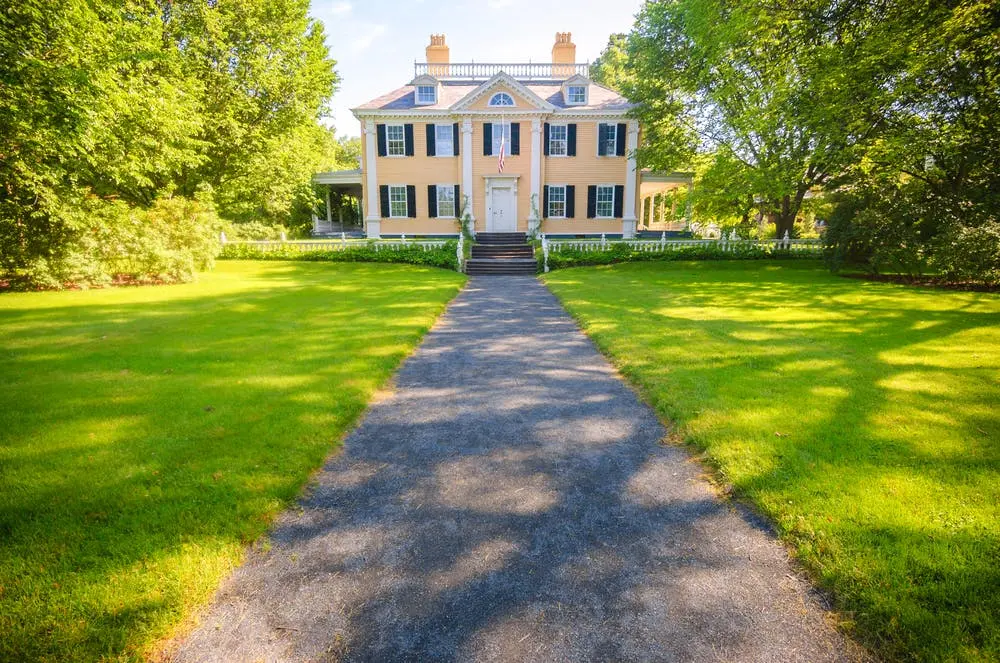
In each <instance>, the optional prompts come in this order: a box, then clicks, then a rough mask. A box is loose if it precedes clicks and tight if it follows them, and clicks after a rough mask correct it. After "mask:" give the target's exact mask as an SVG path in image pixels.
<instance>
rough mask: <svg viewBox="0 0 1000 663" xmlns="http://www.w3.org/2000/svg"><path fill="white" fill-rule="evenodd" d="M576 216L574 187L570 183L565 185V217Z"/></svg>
mask: <svg viewBox="0 0 1000 663" xmlns="http://www.w3.org/2000/svg"><path fill="white" fill-rule="evenodd" d="M574 216H576V187H575V186H573V185H572V184H568V185H566V218H567V219H572V218H573V217H574Z"/></svg>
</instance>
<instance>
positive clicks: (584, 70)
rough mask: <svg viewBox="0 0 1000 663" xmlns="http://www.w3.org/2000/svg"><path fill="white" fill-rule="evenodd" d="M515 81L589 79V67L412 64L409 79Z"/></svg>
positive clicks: (511, 64) (548, 64)
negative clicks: (505, 78)
mask: <svg viewBox="0 0 1000 663" xmlns="http://www.w3.org/2000/svg"><path fill="white" fill-rule="evenodd" d="M501 71H502V72H504V73H506V74H508V75H510V76H512V77H513V78H516V79H518V80H565V79H567V78H570V77H571V76H575V75H577V74H580V75H581V76H587V77H588V78H589V76H590V63H586V62H585V63H574V64H552V63H551V62H544V63H543V62H514V63H499V62H450V63H447V64H434V63H430V62H414V63H413V75H414V77H416V76H423V75H425V74H426V75H428V76H433V77H434V78H437V79H439V80H471V81H480V80H482V81H484V80H487V79H489V78H491V77H493V76H496V75H497V74H498V73H500V72H501Z"/></svg>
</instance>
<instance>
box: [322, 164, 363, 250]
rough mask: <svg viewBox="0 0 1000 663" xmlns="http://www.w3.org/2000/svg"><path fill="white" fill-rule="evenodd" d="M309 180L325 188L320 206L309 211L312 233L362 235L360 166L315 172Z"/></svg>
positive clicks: (328, 235) (329, 235) (333, 235)
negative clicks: (318, 208)
mask: <svg viewBox="0 0 1000 663" xmlns="http://www.w3.org/2000/svg"><path fill="white" fill-rule="evenodd" d="M312 181H313V184H315V185H318V186H319V187H320V188H321V189H325V191H324V194H325V195H324V196H323V198H324V205H323V206H322V209H320V210H314V211H313V215H312V235H313V237H340V235H341V234H342V233H343V234H344V235H347V236H348V237H364V236H365V234H366V228H365V225H364V218H365V215H364V207H363V202H364V201H363V200H362V198H363V196H364V193H363V188H362V186H361V169H360V168H355V169H353V170H331V171H327V172H323V173H316V174H315V175H313V178H312ZM317 212H318V213H317Z"/></svg>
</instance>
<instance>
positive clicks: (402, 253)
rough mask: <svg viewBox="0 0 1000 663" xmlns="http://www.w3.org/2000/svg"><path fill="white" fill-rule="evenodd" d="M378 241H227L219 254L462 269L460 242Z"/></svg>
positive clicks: (238, 257) (239, 257) (231, 257)
mask: <svg viewBox="0 0 1000 663" xmlns="http://www.w3.org/2000/svg"><path fill="white" fill-rule="evenodd" d="M376 244H377V242H375V241H371V242H367V243H363V244H354V245H348V247H347V248H344V249H331V250H328V251H323V250H319V251H301V250H299V249H297V248H294V247H292V246H286V247H280V248H277V249H267V250H265V249H262V248H260V247H259V246H254V245H251V244H226V245H225V246H223V247H222V251H221V252H220V253H219V259H221V260H304V261H309V262H394V263H405V264H409V265H426V266H428V267H441V268H443V269H453V270H454V269H458V257H457V255H456V253H457V251H458V242H457V241H455V240H450V241H447V242H445V243H444V244H443V245H442V246H440V247H435V248H431V249H427V250H424V249H423V248H421V247H420V246H418V245H416V244H412V245H409V246H391V247H390V246H383V247H382V248H381V249H379V250H376V248H375V245H376Z"/></svg>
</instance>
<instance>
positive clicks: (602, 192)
mask: <svg viewBox="0 0 1000 663" xmlns="http://www.w3.org/2000/svg"><path fill="white" fill-rule="evenodd" d="M596 212H597V218H598V219H611V218H614V216H615V187H613V186H598V187H597V210H596Z"/></svg>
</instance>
